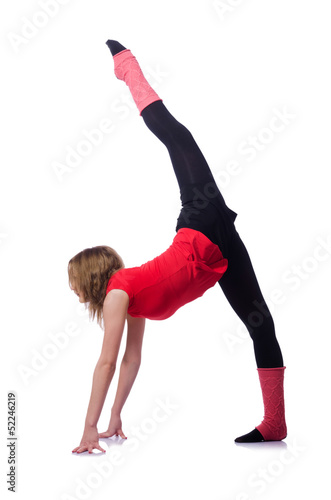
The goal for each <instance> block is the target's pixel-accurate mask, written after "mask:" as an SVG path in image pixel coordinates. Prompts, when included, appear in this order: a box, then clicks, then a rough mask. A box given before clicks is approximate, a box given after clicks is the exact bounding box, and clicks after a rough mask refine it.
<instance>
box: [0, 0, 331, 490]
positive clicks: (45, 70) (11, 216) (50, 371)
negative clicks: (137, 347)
mask: <svg viewBox="0 0 331 500" xmlns="http://www.w3.org/2000/svg"><path fill="white" fill-rule="evenodd" d="M42 5H43V6H44V7H42ZM45 6H46V7H45ZM47 6H48V7H47ZM46 12H48V13H47V14H46ZM329 16H330V8H329V3H328V2H327V1H326V0H325V1H316V2H308V1H302V0H300V1H299V0H292V1H291V2H288V1H287V0H277V1H271V2H270V1H269V2H266V1H263V0H243V1H240V0H237V1H235V0H232V1H230V0H224V2H218V3H217V2H213V1H212V0H180V1H178V0H167V2H155V1H150V0H140V1H136V0H127V1H125V2H121V1H113V0H109V1H106V0H95V1H93V2H91V1H86V0H81V1H78V0H71V1H62V2H61V5H60V2H56V1H55V0H54V1H52V2H51V1H49V2H46V0H45V1H44V2H42V1H29V2H27V1H24V2H23V1H22V0H21V1H15V2H6V3H5V4H1V13H0V17H1V61H2V62H1V66H2V68H1V73H2V77H1V139H2V141H1V142H2V146H1V154H2V161H1V206H0V210H1V211H0V259H1V271H0V272H1V297H0V303H1V311H2V313H1V319H2V321H1V339H2V347H3V348H2V349H1V369H2V372H1V421H0V424H1V453H0V455H1V489H2V490H1V492H2V493H3V492H4V493H6V494H8V495H10V493H9V492H7V485H6V473H7V472H8V464H7V457H8V450H7V448H6V444H7V440H6V439H7V413H6V407H7V392H8V391H11V390H13V391H15V392H16V394H17V435H18V441H17V449H16V452H17V493H16V498H20V499H21V498H22V499H26V498H35V499H38V500H39V499H44V498H48V499H59V500H60V499H61V500H68V499H71V500H72V499H73V498H77V499H78V498H93V499H98V498H105V497H106V496H108V497H109V498H116V499H117V500H122V499H128V498H133V497H134V498H145V499H146V500H149V499H154V498H158V499H159V500H161V499H162V500H163V499H168V498H175V499H177V498H178V499H179V498H192V499H193V498H194V499H195V498H196V499H198V498H202V497H204V498H208V499H210V500H223V499H224V500H228V499H229V500H248V499H258V498H268V499H270V500H271V499H276V498H277V499H278V498H280V497H282V498H285V499H289V498H292V496H293V494H295V495H297V496H298V497H301V498H311V497H313V496H318V495H319V496H320V497H321V498H325V496H327V495H328V492H329V479H328V469H327V464H326V462H325V458H324V449H325V443H326V440H327V439H328V437H329V422H330V414H329V410H327V399H328V398H327V394H328V393H329V380H330V372H329V360H330V350H329V346H330V342H329V335H330V321H329V315H328V311H329V308H330V306H329V304H330V292H329V281H330V261H331V259H330V255H331V245H330V243H331V241H330V240H331V225H330V219H329V215H330V203H329V198H330V173H329V171H330V114H331V109H330V108H331V107H330V88H331V85H330V83H331V82H330V72H329V60H330V56H329V47H330V41H331V40H330V39H331V35H330V26H329V25H330V23H329V18H330V17H329ZM20 37H21V38H20ZM108 38H112V39H117V40H119V41H120V42H122V43H123V44H124V45H125V46H127V47H128V48H130V49H131V50H132V51H133V53H134V54H135V55H136V57H137V59H138V60H139V62H140V64H141V66H142V69H143V70H144V72H145V74H146V76H148V79H149V81H150V82H151V83H152V84H153V85H154V87H155V88H156V90H157V91H158V93H159V94H160V95H161V97H162V98H163V100H164V103H165V104H166V106H167V107H168V108H169V110H170V111H171V112H172V113H173V114H174V115H175V116H176V117H177V118H178V119H179V120H180V121H181V122H183V123H184V124H185V125H186V126H187V127H188V128H189V129H190V130H191V132H192V133H193V135H194V137H195V139H196V140H197V142H198V144H199V145H200V147H201V149H202V151H203V152H204V154H205V156H206V158H207V160H208V162H209V164H210V166H211V168H212V171H213V173H214V174H215V177H216V178H217V181H218V183H219V186H220V188H221V189H222V192H223V194H224V197H225V200H226V202H227V204H228V205H229V206H230V207H231V208H232V209H233V210H235V211H236V212H237V213H238V217H237V220H236V227H237V230H238V231H239V233H240V235H241V237H242V239H243V241H244V242H245V244H246V246H247V249H248V251H249V253H250V256H251V259H252V262H253V266H254V268H255V271H256V274H257V276H258V279H259V282H260V285H261V288H262V290H263V293H264V296H265V298H266V300H267V302H268V304H269V306H270V308H271V309H272V311H273V317H274V321H275V324H276V331H277V336H278V339H279V342H280V345H281V348H282V351H283V355H284V362H285V365H286V366H287V369H286V371H285V393H286V416H287V425H288V437H287V438H286V440H285V441H284V442H281V443H269V444H268V443H263V444H258V445H247V446H242V445H241V446H240V445H235V444H234V442H233V440H234V438H235V437H236V436H238V435H241V434H244V433H246V432H248V431H250V430H251V429H253V427H254V426H255V425H258V424H259V423H260V421H261V420H262V417H263V405H262V398H261V392H260V388H259V383H258V376H257V371H256V365H255V359H254V355H253V347H252V342H251V340H250V338H249V337H248V336H247V333H246V332H245V329H244V328H243V326H242V325H241V323H240V321H239V319H238V318H237V317H236V315H235V314H234V312H233V311H232V309H231V307H230V306H229V304H228V302H227V301H226V299H225V297H224V295H223V293H222V291H221V290H220V288H219V287H218V286H215V287H214V288H213V289H211V290H209V291H208V292H206V294H205V295H204V296H203V297H202V298H201V299H199V300H197V301H196V302H194V303H191V304H189V305H187V306H185V307H184V308H182V309H181V310H180V311H178V312H177V313H176V314H175V315H174V316H173V317H171V318H170V319H168V320H167V321H164V322H150V321H149V322H147V329H146V334H145V339H144V349H143V362H142V366H141V369H140V373H139V374H138V377H137V380H136V382H135V385H134V387H133V389H132V393H131V395H130V397H129V399H128V401H127V403H126V405H125V407H124V409H123V413H122V420H123V429H124V432H125V433H126V434H127V436H128V441H127V442H126V445H123V444H122V442H121V441H116V440H115V441H112V440H109V441H108V444H107V443H106V442H105V441H101V445H104V446H105V447H106V449H107V454H106V455H103V456H96V455H93V456H89V455H87V454H84V455H82V456H77V455H72V453H71V450H72V449H73V448H74V447H75V446H77V445H78V444H79V442H80V439H81V436H82V432H83V426H84V419H85V415H86V409H87V404H88V400H89V396H90V389H91V381H92V373H93V369H94V366H95V364H96V361H97V359H98V355H99V353H100V348H101V342H102V330H101V329H100V328H99V327H98V326H97V325H96V324H93V323H91V322H89V321H88V317H87V316H86V313H85V312H84V307H79V305H78V303H77V297H76V296H75V295H74V294H73V292H72V291H70V289H69V286H68V280H67V263H68V261H69V259H70V258H71V257H73V256H74V255H75V254H76V253H78V252H79V251H81V250H83V249H84V248H86V247H89V246H95V245H110V246H112V247H114V248H115V249H116V250H117V251H118V252H119V253H120V255H121V256H122V257H123V259H124V261H125V264H126V266H127V267H130V266H134V265H140V264H142V263H143V262H145V261H147V260H149V259H151V258H153V257H155V256H156V255H158V254H159V253H161V252H162V251H164V250H165V249H166V248H167V247H168V246H169V245H170V243H171V241H172V239H173V237H174V235H175V225H176V219H177V216H178V213H179V209H180V203H179V192H178V187H177V183H176V179H175V176H174V174H173V172H172V167H171V163H170V160H169V158H168V154H167V151H166V149H165V148H164V146H163V145H162V144H160V143H159V142H158V141H157V139H156V138H155V137H153V135H152V134H151V133H150V132H149V131H148V130H147V129H146V127H145V125H144V123H143V120H142V119H141V118H140V117H139V114H138V111H137V110H136V108H135V107H134V105H133V104H132V100H131V97H130V95H129V91H128V89H127V87H126V86H125V84H124V83H123V82H120V81H118V80H117V79H116V78H115V76H114V74H113V61H112V58H111V55H110V52H109V50H108V48H107V46H106V45H105V42H106V40H107V39H108ZM275 109H276V112H279V113H280V112H285V114H286V113H287V114H288V115H290V116H291V118H290V119H288V123H287V124H284V126H283V127H282V130H281V131H279V132H277V133H275V132H272V131H270V127H269V124H270V121H271V120H272V119H273V117H274V116H275ZM284 110H285V111H284ZM104 119H107V120H109V122H108V123H110V122H111V124H112V125H111V131H108V133H104V134H103V136H102V140H101V141H100V144H98V145H92V146H91V145H90V149H89V151H88V153H89V154H87V155H85V157H83V156H81V158H80V160H79V161H78V160H77V165H76V166H75V167H74V168H71V169H70V168H68V167H67V170H66V171H65V172H64V173H63V172H62V174H61V175H59V172H58V170H57V173H56V168H55V167H54V165H56V162H58V163H62V164H63V165H64V164H65V163H66V155H68V151H69V150H70V151H72V150H71V149H70V148H73V149H74V150H76V151H77V149H79V144H80V143H81V141H83V140H86V135H84V131H85V133H86V131H87V132H89V131H91V130H93V129H97V128H99V127H100V123H101V122H102V120H104ZM272 123H273V122H272ZM277 124H278V126H280V125H281V122H280V121H277ZM265 129H269V131H268V130H267V131H266V130H265ZM249 137H257V138H258V141H259V142H258V145H259V148H260V150H259V151H257V150H255V152H256V154H255V156H254V158H253V159H252V160H251V161H248V160H249V157H248V154H247V153H246V154H244V150H245V147H247V146H245V145H243V144H244V143H245V141H248V140H249ZM260 139H262V141H263V140H264V142H265V144H263V142H261V140H260ZM266 142H268V143H267V144H266ZM240 148H241V149H240ZM243 148H244V149H243ZM233 161H235V162H236V165H237V170H236V175H234V174H233V173H226V169H227V167H228V165H229V162H233ZM321 241H322V242H324V246H327V242H328V241H329V246H328V249H323V248H322V246H321ZM275 290H278V292H277V293H278V294H280V297H281V300H280V301H279V302H281V303H276V304H275V301H274V297H275ZM70 329H71V330H70ZM69 330H70V332H71V335H69V333H70V332H69ZM61 334H62V335H61ZM55 338H57V339H58V341H59V339H62V346H61V347H56V345H55V341H54V339H55ZM52 339H53V340H52ZM122 344H124V341H123V342H122ZM122 351H123V346H122V349H121V353H122ZM121 353H120V354H121ZM117 376H118V374H116V375H115V379H114V380H113V383H112V385H111V387H110V390H109V393H108V396H107V400H106V403H105V406H104V410H103V413H102V416H101V418H100V421H99V426H98V429H99V431H100V432H101V431H104V430H106V428H107V425H108V420H109V413H110V408H111V406H112V402H113V398H114V393H115V389H116V381H117ZM159 401H163V402H166V401H168V403H169V402H170V403H171V405H172V409H171V410H169V411H168V413H166V412H165V411H164V410H156V409H157V407H158V405H159ZM157 412H158V413H157ZM156 415H159V416H160V417H163V419H162V420H163V421H162V422H160V421H159V420H160V419H157V420H158V421H155V417H156ZM153 419H154V420H153ZM137 429H138V433H139V434H138V435H137ZM130 439H131V443H132V445H130V446H128V443H129V442H130ZM114 450H115V451H116V452H117V454H118V456H117V462H116V461H113V466H112V468H111V465H110V464H111V463H112V462H111V460H113V458H112V457H113V453H114ZM102 465H103V468H102ZM98 467H99V472H98V470H97V469H98ZM101 471H103V474H102V472H101ZM106 476H107V477H106ZM322 493H323V496H322ZM9 497H10V498H12V496H9ZM9 497H8V498H9Z"/></svg>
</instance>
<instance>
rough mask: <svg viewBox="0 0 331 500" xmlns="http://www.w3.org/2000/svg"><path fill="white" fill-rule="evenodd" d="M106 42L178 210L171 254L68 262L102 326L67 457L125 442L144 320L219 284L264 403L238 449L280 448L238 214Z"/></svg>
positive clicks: (189, 141) (269, 324)
mask: <svg viewBox="0 0 331 500" xmlns="http://www.w3.org/2000/svg"><path fill="white" fill-rule="evenodd" d="M106 43H107V45H108V47H109V49H110V51H111V53H112V55H113V59H114V65H115V75H116V76H117V78H118V79H120V80H123V81H124V82H125V83H126V84H127V85H128V87H129V89H130V91H131V94H132V97H133V99H134V101H135V103H136V105H137V107H138V110H139V112H140V115H141V116H142V118H143V120H144V121H145V124H146V125H147V127H148V128H149V129H150V130H151V131H152V132H153V134H155V135H156V137H157V138H158V139H159V140H160V141H161V142H162V143H163V144H164V145H165V146H166V147H167V149H168V152H169V155H170V158H171V161H172V165H173V168H174V172H175V175H176V177H177V181H178V184H179V188H180V195H181V201H182V209H181V212H180V215H179V218H178V220H177V226H176V236H175V238H174V240H173V242H172V244H171V246H170V247H169V248H168V249H167V250H166V251H165V252H163V253H162V254H161V255H159V256H158V257H156V258H155V259H153V260H151V261H149V262H147V263H146V264H143V265H142V266H140V267H135V268H129V269H126V268H125V267H124V264H123V261H122V259H121V257H120V256H119V255H118V254H117V252H115V251H114V250H113V249H112V248H110V247H106V246H99V247H93V248H88V249H86V250H83V251H82V252H80V253H79V254H77V255H76V256H75V257H73V258H72V259H71V260H70V261H69V264H68V273H69V283H70V286H71V288H72V289H73V290H74V291H75V292H76V294H77V295H78V296H79V300H80V302H84V303H87V304H88V308H89V312H90V315H91V317H92V318H94V317H96V318H97V320H98V323H99V324H100V326H102V323H103V326H104V340H103V345H102V351H101V355H100V358H99V360H98V363H97V365H96V368H95V371H94V376H93V384H92V392H91V397H90V402H89V406H88V410H87V415H86V420H85V429H84V434H83V437H82V440H81V443H80V445H79V446H77V447H76V448H75V449H74V450H73V452H77V453H82V452H84V451H88V452H89V453H92V451H93V449H94V448H96V449H98V450H100V451H105V450H103V448H101V447H100V446H99V442H98V438H100V437H111V436H113V435H117V436H118V435H119V436H121V437H122V438H123V439H126V436H125V435H124V433H123V430H122V422H121V410H122V408H123V405H124V403H125V401H126V399H127V397H128V395H129V393H130V390H131V388H132V385H133V383H134V380H135V378H136V375H137V372H138V370H139V365H140V359H141V348H142V341H143V335H144V328H145V318H148V319H154V320H162V319H166V318H168V317H169V316H171V315H172V314H174V312H175V311H176V310H177V309H178V308H179V307H181V306H183V305H184V304H186V303H188V302H190V301H192V300H195V299H196V298H197V297H200V296H201V295H203V293H204V292H205V291H206V290H207V289H208V288H210V287H212V286H214V285H215V284H216V282H218V283H219V285H220V287H221V288H222V290H223V292H224V294H225V296H226V298H227V299H228V301H229V303H230V305H231V306H232V308H233V309H234V311H235V312H236V314H237V315H238V316H239V318H240V319H241V320H242V321H243V323H244V324H245V326H246V327H247V329H248V331H249V334H250V336H251V338H252V340H253V344H254V353H255V358H256V364H257V370H258V375H259V379H260V384H261V389H262V396H263V403H264V418H263V421H262V422H261V424H260V425H258V426H257V427H255V429H253V430H252V431H251V432H249V433H248V434H245V435H243V436H241V437H239V438H237V439H236V440H235V441H236V442H241V443H243V442H261V441H279V440H282V439H284V438H285V437H286V434H287V429H286V422H285V410H284V391H283V380H284V370H285V367H284V365H283V358H282V353H281V350H280V347H279V344H278V341H277V339H276V335H275V328H274V323H273V319H272V316H271V314H270V311H269V309H268V307H267V305H266V303H265V301H264V298H263V296H262V293H261V290H260V287H259V284H258V281H257V279H256V276H255V273H254V269H253V267H252V264H251V261H250V258H249V255H248V253H247V250H246V247H245V245H244V244H243V242H242V240H241V238H240V236H239V234H238V232H237V230H236V228H235V225H234V221H235V219H236V217H237V214H236V213H235V212H233V211H232V210H231V209H230V208H229V207H227V205H226V203H225V201H224V198H223V196H222V195H221V193H220V191H219V189H218V187H217V185H216V183H215V180H214V178H213V175H212V173H211V170H210V168H209V166H208V164H207V163H206V160H205V158H204V156H203V155H202V153H201V151H200V149H199V148H198V146H197V144H196V142H195V140H194V138H193V137H192V135H191V133H190V132H189V131H188V130H187V129H186V128H185V127H184V126H183V125H182V124H180V123H179V122H178V121H177V120H176V119H175V118H174V117H173V116H172V115H171V114H170V113H169V111H168V110H167V108H166V107H165V106H164V104H163V102H162V100H161V99H160V97H159V96H158V95H157V94H156V93H155V92H154V90H153V89H152V88H151V87H150V85H149V84H148V82H147V80H146V79H145V77H144V75H143V73H142V71H141V69H140V67H139V64H138V62H137V60H136V58H135V57H134V56H133V55H132V53H131V51H130V50H128V49H126V48H125V47H124V46H123V45H121V44H120V43H118V42H116V41H114V40H108V41H107V42H106ZM261 308H262V310H263V315H262V314H261ZM262 316H263V318H262ZM261 318H262V319H261ZM126 321H127V327H128V329H127V343H126V350H125V353H124V356H123V360H122V363H121V368H120V375H119V382H118V388H117V393H116V396H115V401H114V405H113V407H112V411H111V418H110V422H109V426H108V429H107V431H106V432H103V433H101V434H98V431H97V423H98V420H99V417H100V413H101V410H102V407H103V404H104V401H105V398H106V394H107V391H108V388H109V385H110V382H111V380H112V378H113V375H114V372H115V367H116V362H117V356H118V351H119V347H120V343H121V339H122V335H123V330H124V326H125V322H126Z"/></svg>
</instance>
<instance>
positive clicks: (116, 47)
mask: <svg viewBox="0 0 331 500" xmlns="http://www.w3.org/2000/svg"><path fill="white" fill-rule="evenodd" d="M106 45H108V47H109V50H110V52H111V53H112V55H113V56H114V55H115V54H118V53H119V52H122V50H125V49H126V47H124V46H123V45H121V44H120V43H119V42H116V40H107V42H106Z"/></svg>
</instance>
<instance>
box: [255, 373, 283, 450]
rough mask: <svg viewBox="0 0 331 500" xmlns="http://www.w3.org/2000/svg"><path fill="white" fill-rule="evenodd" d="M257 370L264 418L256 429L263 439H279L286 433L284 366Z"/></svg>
mask: <svg viewBox="0 0 331 500" xmlns="http://www.w3.org/2000/svg"><path fill="white" fill-rule="evenodd" d="M257 370H258V373H259V378H260V384H261V389H262V396H263V404H264V418H263V421H262V422H261V424H260V425H258V426H257V427H256V429H257V430H258V431H259V432H260V433H261V434H262V436H263V437H264V440H265V441H280V440H282V439H284V438H286V435H287V428H286V422H285V404H284V371H285V366H283V367H281V368H258V369H257Z"/></svg>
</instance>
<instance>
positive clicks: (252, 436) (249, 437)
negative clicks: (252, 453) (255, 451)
mask: <svg viewBox="0 0 331 500" xmlns="http://www.w3.org/2000/svg"><path fill="white" fill-rule="evenodd" d="M261 441H264V437H263V436H262V434H261V432H260V431H258V430H257V429H253V430H252V431H251V432H249V433H248V434H244V435H243V436H240V437H237V438H236V439H235V443H260V442H261Z"/></svg>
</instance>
